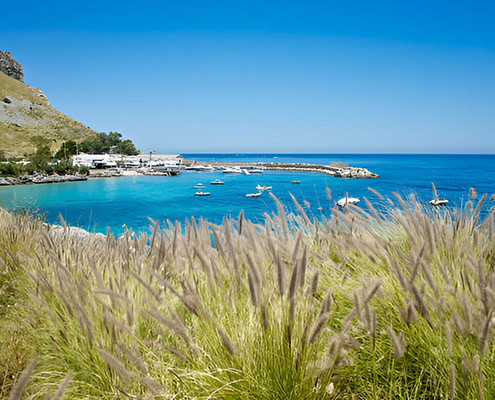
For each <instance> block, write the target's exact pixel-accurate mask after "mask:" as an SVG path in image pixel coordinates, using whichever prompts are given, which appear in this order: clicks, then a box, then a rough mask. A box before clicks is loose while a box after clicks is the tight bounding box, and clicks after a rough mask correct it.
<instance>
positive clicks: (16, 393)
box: [9, 357, 38, 400]
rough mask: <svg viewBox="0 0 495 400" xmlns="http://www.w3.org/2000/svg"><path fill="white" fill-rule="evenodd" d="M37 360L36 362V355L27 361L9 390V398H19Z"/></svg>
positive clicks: (13, 399)
mask: <svg viewBox="0 0 495 400" xmlns="http://www.w3.org/2000/svg"><path fill="white" fill-rule="evenodd" d="M37 362H38V358H37V357H36V358H34V359H33V360H32V361H31V362H30V363H29V365H28V366H27V367H26V369H25V370H24V371H23V372H22V374H21V376H20V377H19V379H18V380H17V382H16V383H15V385H14V387H13V389H12V391H11V392H10V397H9V400H20V399H21V397H22V393H23V392H24V389H25V388H26V386H27V383H28V381H29V378H31V375H32V373H33V371H34V368H35V367H36V363H37Z"/></svg>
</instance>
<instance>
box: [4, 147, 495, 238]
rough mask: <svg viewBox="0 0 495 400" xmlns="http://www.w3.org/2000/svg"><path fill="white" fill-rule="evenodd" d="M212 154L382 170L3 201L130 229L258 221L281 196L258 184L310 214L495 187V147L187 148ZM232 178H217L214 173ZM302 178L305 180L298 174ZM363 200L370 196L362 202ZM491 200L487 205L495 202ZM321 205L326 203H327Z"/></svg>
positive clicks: (27, 191) (120, 186)
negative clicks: (445, 150)
mask: <svg viewBox="0 0 495 400" xmlns="http://www.w3.org/2000/svg"><path fill="white" fill-rule="evenodd" d="M184 157H185V158H192V159H196V160H198V161H204V162H206V163H207V162H211V161H217V162H236V161H246V162H259V163H267V162H302V163H315V164H328V163H330V162H332V161H337V162H347V163H349V165H351V166H356V167H363V168H367V169H369V170H370V171H372V172H374V173H377V174H379V177H378V178H376V179H341V178H333V177H331V176H327V175H323V174H313V173H301V172H278V171H277V172H275V171H265V173H263V174H260V175H255V174H252V175H250V176H246V175H228V174H223V173H221V172H184V173H182V174H180V175H178V176H175V177H152V176H136V177H119V178H98V179H90V180H88V181H85V182H68V183H57V184H45V185H26V186H7V187H0V207H3V208H7V209H11V210H12V209H15V208H20V207H23V206H29V207H32V208H39V210H40V212H47V213H48V214H47V216H46V218H47V221H48V222H50V223H60V217H59V215H61V216H62V217H63V218H64V219H65V220H66V221H67V222H68V223H70V224H71V225H73V226H79V227H81V228H84V229H88V230H90V231H95V232H102V233H106V232H107V227H108V228H109V229H110V231H111V232H112V233H114V234H119V233H122V232H123V231H124V229H125V226H127V227H132V229H133V230H134V231H137V232H144V231H147V230H148V229H149V224H150V221H149V219H148V217H149V218H152V219H153V220H161V221H165V220H166V219H169V220H171V221H176V220H178V221H181V222H184V221H185V219H186V218H188V219H190V218H191V217H194V218H195V219H199V218H201V217H202V218H206V219H207V220H208V221H210V222H213V223H221V222H222V220H223V218H225V217H227V218H228V217H237V216H238V215H239V213H240V212H241V210H243V211H244V213H245V216H246V217H247V218H249V219H251V220H253V221H256V222H260V223H262V222H263V221H264V213H271V212H273V211H275V210H276V207H275V204H274V201H273V199H272V198H271V197H270V196H269V195H268V193H266V192H264V193H263V194H262V195H261V196H260V197H258V198H246V197H244V195H245V194H246V193H253V192H256V189H255V187H256V185H258V184H260V185H262V186H263V185H266V186H272V187H273V189H272V192H273V194H274V195H275V196H277V198H278V199H279V200H280V201H281V202H282V203H283V204H284V206H285V207H286V208H287V209H288V210H293V209H294V208H295V207H294V205H293V202H292V200H291V196H290V193H292V194H293V195H294V197H295V198H296V199H297V201H298V202H299V203H300V204H301V205H304V206H305V207H306V208H307V211H308V213H309V214H310V215H314V216H315V217H317V218H318V217H320V216H321V215H322V214H323V215H329V212H330V211H329V209H330V205H332V204H333V203H331V201H329V199H328V198H327V194H326V189H327V188H328V189H330V192H331V196H332V201H333V200H335V201H336V200H338V199H339V198H341V197H343V196H345V195H346V193H348V194H349V196H354V197H363V196H366V197H367V198H368V199H369V200H370V201H372V202H373V203H378V202H379V199H378V197H377V196H376V195H374V194H373V193H372V192H370V191H369V190H368V187H372V188H373V189H374V190H376V191H378V192H380V193H382V194H383V195H385V196H393V194H392V193H393V192H396V193H400V194H401V195H402V196H404V197H406V196H408V195H409V194H411V193H414V194H415V195H416V196H417V197H418V198H419V199H421V200H422V201H429V200H430V199H431V198H432V190H431V183H432V182H434V183H435V186H436V187H437V190H438V194H439V196H440V197H443V198H447V199H449V206H450V207H459V206H461V205H462V204H463V203H465V202H466V201H467V200H468V197H469V191H470V189H471V188H474V189H475V191H476V192H477V193H478V198H479V197H481V195H483V194H484V193H488V195H489V196H491V194H493V193H495V155H417V154H414V155H409V154H407V155H400V154H184ZM217 178H218V179H220V180H222V181H224V182H225V184H224V185H219V186H215V185H210V182H211V181H213V180H214V179H217ZM293 180H299V181H301V183H300V184H293V183H291V181H293ZM196 183H203V184H204V185H205V189H204V190H205V191H209V192H210V193H211V195H210V196H207V197H195V196H194V192H196V191H197V190H196V189H194V188H193V186H194V185H195V184H196ZM360 204H363V202H361V203H360ZM493 205H494V202H493V201H487V202H486V205H485V208H484V209H485V212H486V211H487V210H488V209H489V207H491V206H493ZM319 208H321V210H320V209H319Z"/></svg>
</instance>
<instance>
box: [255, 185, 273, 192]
mask: <svg viewBox="0 0 495 400" xmlns="http://www.w3.org/2000/svg"><path fill="white" fill-rule="evenodd" d="M256 190H259V191H262V190H272V187H271V186H261V185H258V186H256Z"/></svg>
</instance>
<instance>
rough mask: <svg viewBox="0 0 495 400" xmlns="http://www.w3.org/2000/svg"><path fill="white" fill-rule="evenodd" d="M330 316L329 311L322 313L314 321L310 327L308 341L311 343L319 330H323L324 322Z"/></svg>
mask: <svg viewBox="0 0 495 400" xmlns="http://www.w3.org/2000/svg"><path fill="white" fill-rule="evenodd" d="M329 318H330V313H329V312H328V313H325V314H323V315H320V316H319V317H318V319H317V320H316V322H315V323H314V324H313V327H312V329H311V335H310V337H309V343H310V344H313V343H314V342H315V340H316V338H317V337H318V335H319V334H320V332H321V331H322V330H323V328H324V326H325V324H326V323H327V322H328V319H329Z"/></svg>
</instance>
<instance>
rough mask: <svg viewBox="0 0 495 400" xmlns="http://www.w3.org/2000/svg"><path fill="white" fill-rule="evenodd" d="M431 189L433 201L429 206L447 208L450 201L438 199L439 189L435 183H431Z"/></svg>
mask: <svg viewBox="0 0 495 400" xmlns="http://www.w3.org/2000/svg"><path fill="white" fill-rule="evenodd" d="M431 188H432V189H433V200H430V201H429V202H428V204H429V205H431V206H436V207H443V206H446V205H447V203H448V202H449V201H448V200H447V199H439V198H438V195H437V188H436V187H435V184H434V183H433V182H432V183H431Z"/></svg>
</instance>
